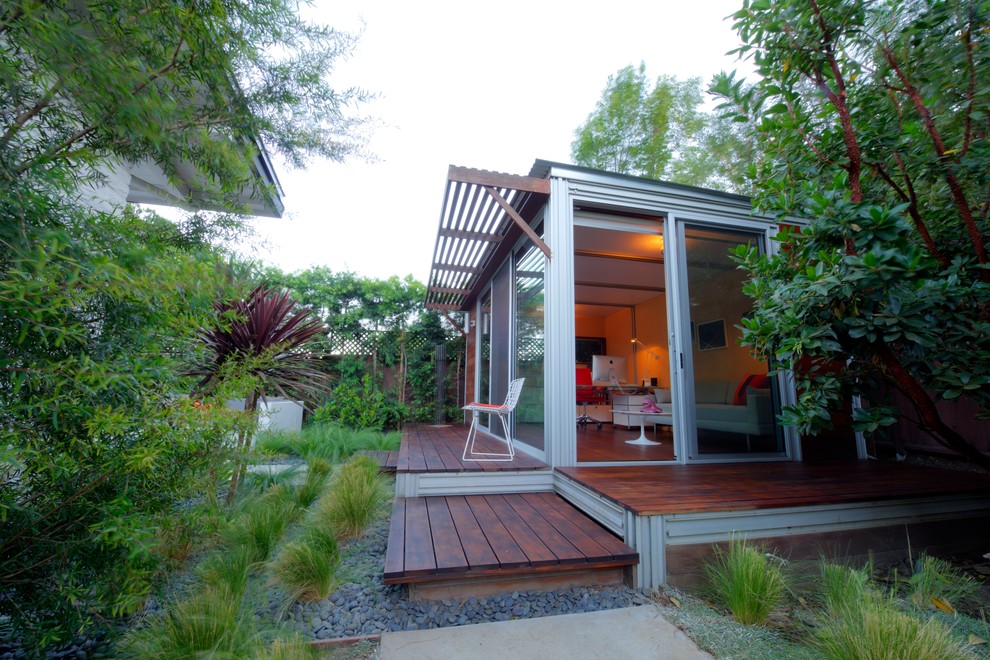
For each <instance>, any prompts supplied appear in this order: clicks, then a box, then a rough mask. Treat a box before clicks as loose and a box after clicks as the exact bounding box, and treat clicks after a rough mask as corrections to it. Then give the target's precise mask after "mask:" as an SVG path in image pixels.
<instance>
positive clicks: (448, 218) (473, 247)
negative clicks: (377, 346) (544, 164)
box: [426, 165, 550, 311]
mask: <svg viewBox="0 0 990 660" xmlns="http://www.w3.org/2000/svg"><path fill="white" fill-rule="evenodd" d="M549 196H550V181H549V179H546V178H537V177H527V176H517V175H514V174H503V173H500V172H489V171H487V170H475V169H470V168H466V167H456V166H454V165H451V166H450V168H449V170H448V172H447V188H446V191H445V192H444V197H443V208H442V209H441V212H440V229H439V231H438V232H437V242H436V246H435V248H434V251H433V266H432V269H431V271H430V281H429V285H428V286H427V294H426V306H427V307H429V308H432V309H439V310H444V311H460V310H463V309H465V307H466V306H467V305H468V304H469V303H470V301H471V300H472V299H473V295H474V293H476V292H475V287H476V286H477V285H478V284H479V283H480V282H483V281H486V280H487V279H488V277H489V275H488V272H489V271H490V270H491V269H493V268H495V267H496V266H498V264H499V263H500V262H501V261H502V259H501V255H503V254H505V252H506V251H507V250H509V249H511V248H512V243H514V242H515V239H516V238H517V237H518V236H519V235H520V234H521V233H526V234H528V235H529V236H530V238H531V239H533V242H534V243H536V244H537V245H539V246H540V247H541V249H543V251H544V252H545V253H546V254H547V256H548V257H549V256H550V254H549V248H547V247H546V245H545V244H544V243H543V241H542V240H540V238H539V236H537V235H536V234H535V233H534V232H533V230H532V229H531V228H530V227H529V225H528V224H527V220H529V219H530V218H528V217H527V215H530V214H531V212H532V210H533V209H534V208H539V207H541V206H542V205H543V204H544V203H545V201H546V200H547V198H549ZM483 276H484V277H483Z"/></svg>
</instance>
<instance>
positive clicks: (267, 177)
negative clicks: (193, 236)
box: [126, 140, 285, 218]
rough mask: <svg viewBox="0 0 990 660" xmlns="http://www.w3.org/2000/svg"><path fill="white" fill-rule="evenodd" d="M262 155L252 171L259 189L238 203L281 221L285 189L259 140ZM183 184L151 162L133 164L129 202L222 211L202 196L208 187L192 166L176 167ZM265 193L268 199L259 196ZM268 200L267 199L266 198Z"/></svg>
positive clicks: (256, 213)
mask: <svg viewBox="0 0 990 660" xmlns="http://www.w3.org/2000/svg"><path fill="white" fill-rule="evenodd" d="M252 142H253V143H254V145H253V146H254V147H255V149H256V150H257V152H258V155H257V156H255V158H254V161H253V162H252V164H251V169H252V171H253V174H254V176H255V177H256V179H257V182H258V185H257V186H255V187H253V189H247V190H245V191H244V192H243V193H242V194H241V196H240V199H239V200H238V201H240V202H241V203H242V204H244V205H245V206H246V207H247V208H248V210H249V213H250V214H251V215H258V216H264V217H268V218H280V217H282V213H283V211H284V210H285V206H284V204H283V203H282V195H283V192H282V186H281V184H280V183H279V180H278V176H277V175H276V174H275V168H274V167H273V166H272V163H271V160H270V159H269V157H268V153H267V152H266V151H265V148H264V146H263V145H262V144H261V143H260V142H259V141H257V140H252ZM176 171H177V173H178V177H179V180H178V181H175V182H172V181H169V180H168V177H166V175H165V172H163V171H162V169H161V167H159V166H158V165H157V164H156V163H154V162H153V161H151V160H146V161H142V162H140V163H136V164H131V165H130V166H129V168H128V172H129V174H130V182H129V184H128V186H127V191H126V201H127V202H130V203H132V204H163V205H166V206H179V207H183V208H188V207H190V206H192V207H193V208H195V209H203V210H210V211H222V210H225V209H221V208H219V207H217V206H216V205H214V204H211V203H209V201H208V200H207V199H206V198H204V197H203V196H202V194H201V191H202V190H203V188H204V186H203V185H202V183H200V176H201V175H200V174H199V173H198V172H197V171H196V169H195V167H193V166H192V165H191V164H190V163H185V162H180V163H177V164H176ZM261 192H264V193H265V197H262V196H261V195H260V194H259V193H261ZM266 197H267V198H266Z"/></svg>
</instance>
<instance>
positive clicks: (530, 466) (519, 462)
mask: <svg viewBox="0 0 990 660" xmlns="http://www.w3.org/2000/svg"><path fill="white" fill-rule="evenodd" d="M467 433H468V427H467V426H466V425H464V424H452V425H449V426H448V425H444V426H430V425H427V424H409V425H406V426H405V427H404V428H403V430H402V445H401V447H400V448H399V458H398V464H397V465H396V471H397V472H400V473H416V472H429V473H442V472H518V471H527V470H549V469H550V467H549V466H548V465H547V464H546V463H543V462H542V461H538V460H536V459H535V458H533V457H531V456H529V455H528V454H525V453H522V452H520V451H518V450H517V451H516V456H515V458H514V459H513V460H512V461H505V462H496V461H480V462H479V461H465V460H462V459H461V456H462V455H463V452H464V442H465V439H466V438H467ZM476 446H477V448H478V449H479V451H503V452H504V451H505V444H504V443H502V442H499V441H496V440H494V439H492V438H491V437H490V436H486V435H485V434H484V433H479V434H478V441H477V443H476Z"/></svg>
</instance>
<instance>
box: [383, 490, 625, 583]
mask: <svg viewBox="0 0 990 660" xmlns="http://www.w3.org/2000/svg"><path fill="white" fill-rule="evenodd" d="M638 560H639V556H638V554H637V553H636V551H635V550H633V549H632V548H630V547H629V546H627V545H626V544H624V543H622V542H621V541H620V540H619V539H617V538H616V537H614V536H612V535H611V534H610V533H609V532H607V531H606V530H605V529H603V528H602V527H600V526H599V525H598V524H597V523H595V522H594V521H593V520H591V519H590V518H588V517H587V516H585V515H584V514H583V513H581V512H580V511H578V510H577V509H575V508H574V507H573V506H571V505H570V504H568V503H567V502H565V501H564V500H563V499H561V498H560V497H558V496H557V495H554V494H552V493H521V494H508V495H466V496H447V497H411V498H399V499H396V501H395V506H394V508H393V510H392V522H391V528H390V529H389V541H388V550H387V553H386V556H385V582H386V584H405V583H415V582H428V581H437V580H444V579H446V578H451V577H468V576H470V577H486V576H487V577H492V576H499V575H509V574H511V575H523V574H524V575H533V574H534V573H539V572H541V571H544V572H549V571H563V570H568V569H573V570H590V569H605V568H614V567H626V566H630V565H632V564H635V563H637V562H638Z"/></svg>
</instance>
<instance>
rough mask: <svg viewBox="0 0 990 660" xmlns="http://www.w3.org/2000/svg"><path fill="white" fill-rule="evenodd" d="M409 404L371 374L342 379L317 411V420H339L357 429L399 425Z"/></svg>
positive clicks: (396, 426) (393, 427)
mask: <svg viewBox="0 0 990 660" xmlns="http://www.w3.org/2000/svg"><path fill="white" fill-rule="evenodd" d="M405 413H406V407H405V405H403V404H402V402H401V401H399V399H398V398H396V397H395V396H394V395H390V394H387V393H385V392H383V391H381V390H380V389H379V388H378V386H377V385H376V384H375V383H374V381H373V379H372V377H371V375H370V374H365V375H364V377H363V378H362V379H361V383H360V384H353V383H348V382H343V383H339V384H338V385H337V386H336V387H334V389H333V394H331V395H330V400H329V401H327V403H326V404H325V405H323V406H321V407H320V408H319V409H318V410H317V411H316V414H315V415H314V419H315V421H317V422H323V423H326V422H335V423H337V424H340V425H341V426H346V427H349V428H355V429H379V430H387V429H395V428H398V426H399V423H400V422H401V420H402V418H403V416H404V415H405Z"/></svg>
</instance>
